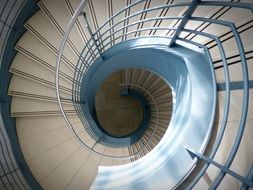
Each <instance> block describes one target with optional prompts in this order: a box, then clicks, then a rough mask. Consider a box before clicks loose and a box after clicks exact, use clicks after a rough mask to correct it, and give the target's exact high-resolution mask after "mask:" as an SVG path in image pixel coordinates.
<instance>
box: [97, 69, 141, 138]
mask: <svg viewBox="0 0 253 190" xmlns="http://www.w3.org/2000/svg"><path fill="white" fill-rule="evenodd" d="M120 83H121V71H118V72H116V73H113V74H112V75H111V76H110V77H108V78H107V79H106V80H105V82H104V83H103V84H102V86H101V87H100V89H99V90H98V92H97V94H96V102H95V105H96V112H97V118H98V121H99V123H100V125H101V126H102V127H103V128H104V129H105V130H106V131H107V132H108V133H110V134H112V135H114V136H125V135H128V134H131V133H132V132H134V131H135V130H136V129H137V128H138V127H139V126H140V124H141V121H142V119H143V110H142V107H141V105H140V104H139V102H138V101H137V100H135V99H134V98H131V97H126V96H121V95H120Z"/></svg>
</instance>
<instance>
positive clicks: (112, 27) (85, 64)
mask: <svg viewBox="0 0 253 190" xmlns="http://www.w3.org/2000/svg"><path fill="white" fill-rule="evenodd" d="M87 2H88V1H87V0H83V1H82V2H81V3H80V5H79V6H78V8H77V10H76V12H75V13H74V15H73V17H72V18H71V20H70V22H69V25H68V27H67V29H66V31H65V35H64V37H63V40H62V43H61V46H60V50H59V54H58V58H57V70H56V94H57V99H58V103H59V106H60V109H61V112H62V115H63V117H64V119H65V120H66V122H67V124H68V126H69V127H70V128H71V130H72V132H73V131H74V128H73V126H72V124H71V122H70V121H69V119H68V117H67V114H66V113H65V111H64V106H63V104H62V102H61V95H60V91H59V72H60V65H61V64H60V63H61V57H62V55H63V54H64V47H65V45H66V42H67V40H68V36H69V34H70V32H71V29H72V28H73V26H74V25H75V22H76V21H77V20H79V19H80V17H82V16H83V17H84V21H85V25H87V31H88V33H89V34H90V38H89V40H88V42H87V43H86V44H85V46H84V48H83V51H82V52H81V54H80V57H79V60H78V63H77V65H76V71H75V75H74V80H73V88H72V90H73V96H72V101H73V103H74V104H75V103H77V102H79V103H80V101H81V99H80V90H81V83H83V82H84V81H83V77H84V76H85V75H86V74H87V73H88V71H89V70H90V69H91V68H92V64H93V63H94V62H95V61H96V60H97V59H101V60H103V59H105V57H104V56H103V53H104V52H105V51H107V50H108V49H109V48H110V47H112V46H114V45H116V44H118V43H120V42H122V41H125V40H129V39H136V38H140V37H145V38H147V37H150V36H152V37H158V36H165V37H166V38H168V39H171V42H170V44H168V47H173V45H174V44H175V43H181V42H185V43H188V44H192V45H194V46H197V47H199V48H202V49H204V50H205V51H206V52H207V54H208V55H209V59H210V60H211V61H214V60H213V59H214V58H215V56H214V55H213V53H212V52H211V51H210V50H209V46H208V45H206V41H204V42H203V41H200V42H199V41H198V42H196V40H195V39H197V38H198V37H205V38H208V39H209V40H212V41H213V42H215V46H216V47H217V48H218V50H219V54H220V56H221V61H222V68H223V69H224V76H225V103H224V109H223V114H222V115H223V117H222V121H221V127H220V130H219V133H218V134H217V136H216V138H215V142H214V144H213V145H212V150H211V153H210V154H209V155H207V156H204V155H203V154H201V153H198V152H196V151H195V150H192V149H191V147H188V148H186V150H185V151H188V152H189V154H190V155H192V156H193V157H194V158H197V159H201V160H203V161H204V162H205V165H204V166H203V167H202V169H201V170H200V171H199V172H198V174H197V176H196V177H195V178H194V180H193V181H192V182H191V183H190V184H189V185H188V189H191V188H193V187H194V186H195V185H196V184H197V183H198V182H199V180H200V179H201V178H202V177H203V175H204V174H205V172H206V171H207V169H208V167H209V165H210V164H212V165H214V166H216V167H218V168H219V169H220V172H219V175H218V176H217V177H216V178H215V180H214V181H213V183H212V184H211V186H210V188H211V189H215V188H217V187H218V185H219V184H220V182H221V181H222V179H223V178H224V176H225V175H226V174H230V175H232V176H233V177H235V178H236V179H238V180H239V181H241V182H242V187H243V188H245V187H253V182H252V169H251V170H250V171H249V175H248V176H245V177H243V176H240V175H239V174H236V173H233V172H232V171H231V170H230V166H231V164H232V162H233V160H234V158H235V155H236V153H237V151H238V148H239V145H240V142H241V139H242V135H243V132H244V129H245V123H246V121H247V111H248V104H249V85H248V83H249V76H248V68H247V59H246V56H245V50H244V46H243V42H242V39H241V36H240V34H239V33H238V31H237V27H236V24H235V23H233V22H230V21H226V20H221V19H220V18H219V17H216V18H211V17H210V18H208V17H206V18H203V17H198V16H196V15H195V14H194V13H195V10H197V9H198V8H201V7H207V6H208V7H214V6H215V7H220V8H221V9H223V8H227V9H238V8H239V9H241V10H243V9H245V11H251V13H252V11H253V4H250V3H239V2H227V1H200V0H196V1H195V0H194V1H192V2H184V3H173V4H165V5H160V6H157V7H152V8H146V9H144V10H141V11H138V12H135V13H132V14H128V15H127V16H126V17H124V18H121V16H120V15H122V14H124V13H125V12H127V11H128V10H130V9H131V8H133V7H134V6H137V5H139V4H140V3H142V2H145V0H139V1H136V2H134V3H131V4H129V5H127V6H126V7H124V8H123V9H122V10H120V11H119V12H118V13H116V14H114V15H113V16H111V17H110V18H109V19H108V20H107V21H106V22H105V23H104V24H103V25H101V26H100V27H99V28H98V29H97V30H96V31H94V32H93V31H92V30H91V27H90V25H89V24H90V23H88V21H87V14H85V13H83V10H84V7H85V6H86V4H87ZM178 7H181V8H185V9H186V11H185V12H184V13H183V14H182V15H173V16H161V17H152V18H143V19H141V20H139V18H138V17H139V16H140V15H141V14H143V13H148V12H151V11H161V10H164V9H172V8H178ZM221 9H220V10H221ZM116 20H119V21H118V22H116ZM130 20H135V21H133V22H129V21H130ZM136 20H137V21H136ZM166 20H167V21H173V22H174V23H177V24H174V25H173V24H172V25H171V26H160V25H159V26H157V25H154V26H153V27H152V26H151V27H146V28H145V27H141V28H140V27H138V26H140V25H142V26H145V23H150V22H152V21H166ZM191 22H197V23H198V24H199V25H206V26H210V25H219V26H222V27H224V28H226V29H227V30H229V31H231V33H232V34H233V39H234V45H235V46H236V47H237V49H238V54H239V55H240V60H241V61H240V62H238V65H240V66H241V70H242V72H241V74H242V81H243V88H242V92H243V98H242V110H241V117H240V124H239V128H238V131H237V134H236V138H235V140H234V142H233V146H232V149H231V151H230V154H229V157H228V159H227V160H226V162H225V163H224V164H220V165H219V164H217V163H216V162H215V161H214V157H215V155H217V152H218V149H219V147H220V144H221V141H222V139H223V136H224V133H225V129H226V127H227V123H228V117H229V113H230V112H231V107H230V97H231V95H230V94H231V92H230V91H231V90H230V84H231V79H230V78H231V76H230V70H229V66H228V62H227V56H226V52H225V50H224V42H222V41H221V39H220V37H219V36H217V35H216V34H213V33H208V31H207V30H204V29H199V28H197V29H191V28H190V23H191ZM154 31H155V32H154ZM135 34H138V35H135ZM147 34H148V35H147ZM166 34H168V35H166ZM192 36H194V37H192ZM216 74H217V73H216ZM217 83H218V81H217ZM75 107H76V110H77V112H79V114H80V111H81V107H80V104H75ZM79 117H80V118H81V120H84V121H85V120H86V118H85V117H84V116H79ZM217 117H219V115H217ZM86 122H87V120H86ZM74 135H75V136H76V138H77V139H78V136H77V135H76V134H75V132H74ZM91 136H92V134H91ZM78 140H79V142H80V143H81V144H82V145H83V146H85V147H86V148H88V149H90V148H89V147H88V146H87V145H86V144H84V143H83V142H81V141H80V139H78Z"/></svg>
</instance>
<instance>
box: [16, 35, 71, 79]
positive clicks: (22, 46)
mask: <svg viewBox="0 0 253 190" xmlns="http://www.w3.org/2000/svg"><path fill="white" fill-rule="evenodd" d="M15 49H16V50H17V51H19V52H21V53H23V54H25V55H27V56H29V57H30V58H32V59H34V60H35V61H37V62H39V63H40V64H43V63H46V64H48V65H52V66H53V67H54V68H55V65H56V58H57V57H56V56H57V55H56V54H54V53H53V52H52V51H51V50H50V49H48V47H47V46H45V45H44V44H43V43H42V42H41V41H40V40H38V39H37V38H35V37H34V36H33V35H32V34H31V33H30V32H25V33H24V34H23V36H22V37H21V38H20V39H19V41H18V43H17V44H16V47H15ZM74 69H75V63H72V62H70V61H69V60H67V59H62V63H61V71H62V72H63V73H65V74H66V75H68V76H70V77H73V75H74Z"/></svg>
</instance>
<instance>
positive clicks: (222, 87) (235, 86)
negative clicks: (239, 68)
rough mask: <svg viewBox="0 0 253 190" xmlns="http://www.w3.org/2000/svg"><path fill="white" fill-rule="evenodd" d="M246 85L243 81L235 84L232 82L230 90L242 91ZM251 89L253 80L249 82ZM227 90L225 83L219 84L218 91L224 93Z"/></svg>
mask: <svg viewBox="0 0 253 190" xmlns="http://www.w3.org/2000/svg"><path fill="white" fill-rule="evenodd" d="M243 87H244V84H243V81H235V82H230V89H231V90H241V89H243ZM249 88H253V80H249ZM225 89H226V88H225V83H218V84H217V90H218V91H224V90H225Z"/></svg>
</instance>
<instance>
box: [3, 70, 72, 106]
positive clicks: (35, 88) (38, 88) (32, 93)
mask: <svg viewBox="0 0 253 190" xmlns="http://www.w3.org/2000/svg"><path fill="white" fill-rule="evenodd" d="M8 94H9V95H13V96H20V97H25V98H34V99H42V100H48V101H55V100H56V93H55V89H54V87H52V86H51V87H50V86H47V85H45V84H42V83H37V82H35V81H33V80H30V79H29V78H24V77H21V76H18V75H13V76H12V78H11V82H10V85H9V91H8ZM61 95H62V97H65V98H70V99H71V95H70V94H69V93H66V92H63V91H61ZM65 102H67V101H65Z"/></svg>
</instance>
